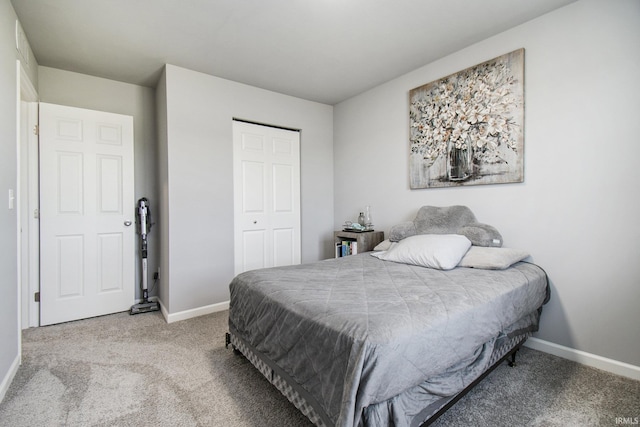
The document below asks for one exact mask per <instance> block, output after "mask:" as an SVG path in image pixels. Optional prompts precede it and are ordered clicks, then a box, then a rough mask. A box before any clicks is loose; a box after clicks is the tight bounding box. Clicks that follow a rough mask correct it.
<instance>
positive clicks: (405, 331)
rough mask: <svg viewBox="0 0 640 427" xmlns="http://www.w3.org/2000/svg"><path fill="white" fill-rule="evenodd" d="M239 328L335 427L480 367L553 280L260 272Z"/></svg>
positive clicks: (247, 292) (373, 268)
mask: <svg viewBox="0 0 640 427" xmlns="http://www.w3.org/2000/svg"><path fill="white" fill-rule="evenodd" d="M230 291H231V305H230V312H229V328H230V330H231V332H232V333H234V334H236V335H237V336H239V337H240V338H242V339H243V340H244V341H245V342H247V343H248V344H249V345H251V347H253V348H254V349H255V350H256V351H257V352H259V353H261V354H262V355H263V356H264V357H266V359H267V361H268V363H270V364H273V365H274V366H276V365H277V367H278V369H279V370H281V372H284V373H285V374H286V375H287V376H289V377H291V378H292V379H293V380H294V381H295V382H296V383H297V384H298V385H300V387H301V388H302V389H303V390H304V395H305V398H306V400H307V401H308V403H310V404H311V405H313V407H314V408H315V409H316V411H318V412H319V414H320V415H321V416H322V418H323V419H324V421H325V423H326V424H328V425H336V426H357V425H359V424H361V423H362V414H363V409H364V408H366V407H368V406H369V405H373V404H376V403H379V402H383V401H385V400H387V399H390V398H392V397H394V396H397V395H399V394H400V393H402V392H403V391H404V390H406V389H409V388H412V387H416V386H418V385H419V384H421V383H423V382H424V381H425V380H427V379H429V378H433V377H436V376H438V375H440V374H442V373H443V372H447V370H448V369H452V367H455V366H456V365H459V364H460V363H461V362H462V361H464V360H471V359H473V358H474V354H476V353H477V352H478V349H479V348H480V347H481V346H482V345H483V344H484V343H486V342H489V341H490V340H491V339H492V338H494V337H496V336H497V335H498V334H499V333H500V332H501V331H503V330H505V328H507V327H509V326H510V325H512V324H513V323H514V322H516V321H517V320H519V319H521V318H523V317H526V316H527V315H531V313H535V312H536V310H537V309H538V308H539V307H541V306H542V304H543V302H544V301H545V298H546V294H547V281H546V275H545V274H544V272H543V271H542V270H541V269H540V268H539V267H537V266H535V265H533V264H528V263H518V264H516V265H514V266H513V267H511V268H509V269H507V270H478V269H469V268H460V267H458V268H456V269H454V270H450V271H440V270H433V269H428V268H423V267H417V266H411V265H406V264H399V263H394V262H389V261H382V260H379V259H377V258H374V257H372V256H370V255H369V254H366V253H365V254H360V255H355V256H349V257H344V258H339V259H332V260H326V261H321V262H317V263H313V264H305V265H297V266H290V267H278V268H270V269H262V270H254V271H249V272H246V273H242V274H240V275H238V276H237V277H236V278H235V279H234V280H233V281H232V283H231V284H230Z"/></svg>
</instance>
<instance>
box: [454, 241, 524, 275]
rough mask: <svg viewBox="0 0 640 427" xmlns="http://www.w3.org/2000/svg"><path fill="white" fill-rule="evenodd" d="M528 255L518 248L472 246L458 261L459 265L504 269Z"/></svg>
mask: <svg viewBox="0 0 640 427" xmlns="http://www.w3.org/2000/svg"><path fill="white" fill-rule="evenodd" d="M528 256H529V253H528V252H526V251H523V250H520V249H511V248H490V247H481V246H473V247H472V248H471V249H469V252H467V254H466V255H465V256H464V257H463V258H462V260H461V261H460V267H471V268H482V269H485V270H504V269H505V268H508V267H510V266H511V265H513V264H515V263H516V262H518V261H522V260H523V259H525V258H526V257H528Z"/></svg>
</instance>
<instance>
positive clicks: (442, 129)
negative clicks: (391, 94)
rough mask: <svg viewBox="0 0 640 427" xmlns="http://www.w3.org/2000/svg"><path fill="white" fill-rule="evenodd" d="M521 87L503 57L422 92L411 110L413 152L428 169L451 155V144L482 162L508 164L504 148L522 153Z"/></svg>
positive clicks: (433, 84) (430, 86)
mask: <svg viewBox="0 0 640 427" xmlns="http://www.w3.org/2000/svg"><path fill="white" fill-rule="evenodd" d="M516 83H517V81H516V79H515V77H514V76H513V74H512V73H511V71H510V69H509V67H508V66H507V62H506V59H504V57H500V58H497V59H495V60H493V61H489V62H486V63H484V64H480V65H477V66H475V67H472V68H469V69H467V70H464V71H461V72H459V73H457V74H454V75H451V76H449V77H445V78H443V79H441V80H439V81H436V82H433V83H431V84H428V85H426V86H424V87H423V88H420V89H418V90H417V93H416V95H414V96H412V99H411V104H410V110H409V116H410V120H411V129H410V140H411V152H412V153H414V154H419V155H421V156H422V157H423V159H424V160H425V161H426V162H427V166H431V165H432V164H433V162H435V161H436V160H437V159H438V157H440V156H443V155H445V154H446V152H447V147H448V146H452V147H456V148H457V149H471V150H472V152H473V158H474V161H476V162H477V163H481V162H487V163H498V162H501V161H503V159H502V158H501V156H500V152H499V147H502V146H505V147H507V148H508V149H510V150H513V151H514V152H518V150H519V149H520V147H519V146H518V138H517V136H518V131H519V129H517V127H518V124H517V123H516V122H515V120H514V119H513V114H514V113H513V112H514V111H515V109H516V108H517V107H518V106H519V105H521V103H522V99H521V97H520V96H519V95H517V91H515V90H514V88H515V85H516ZM469 147H470V148H469Z"/></svg>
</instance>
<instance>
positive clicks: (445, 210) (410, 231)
mask: <svg viewBox="0 0 640 427" xmlns="http://www.w3.org/2000/svg"><path fill="white" fill-rule="evenodd" d="M416 234H461V235H463V236H465V237H466V238H467V239H469V240H470V241H471V243H472V244H473V245H475V246H490V247H501V246H502V236H501V235H500V232H498V230H497V229H496V228H495V227H492V226H490V225H488V224H481V223H479V222H478V221H477V220H476V217H475V215H474V214H473V212H471V209H469V208H468V207H467V206H461V205H456V206H446V207H438V206H423V207H421V208H420V209H419V210H418V214H417V215H416V217H415V219H414V220H413V221H405V222H403V223H400V224H397V225H394V226H393V227H391V230H389V240H390V241H392V242H399V241H400V240H402V239H404V238H407V237H410V236H414V235H416Z"/></svg>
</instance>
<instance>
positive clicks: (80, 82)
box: [38, 67, 160, 298]
mask: <svg viewBox="0 0 640 427" xmlns="http://www.w3.org/2000/svg"><path fill="white" fill-rule="evenodd" d="M38 80H39V94H40V100H41V101H42V102H48V103H51V104H60V105H67V106H70V107H78V108H86V109H90V110H98V111H106V112H110V113H118V114H126V115H129V116H133V128H134V156H135V161H134V167H135V191H134V196H135V199H136V201H137V200H138V199H139V198H141V197H147V198H148V199H149V202H150V206H151V214H152V219H153V221H154V222H156V223H157V222H158V218H157V215H156V214H157V212H156V210H157V211H158V212H159V209H158V200H159V197H158V189H157V181H158V178H157V175H158V174H157V171H156V163H157V159H156V157H157V143H156V136H155V132H156V122H155V120H156V116H155V90H154V89H152V88H148V87H143V86H137V85H132V84H128V83H122V82H117V81H114V80H108V79H103V78H99V77H92V76H88V75H85V74H78V73H72V72H69V71H63V70H58V69H55V68H49V67H39V70H38ZM130 209H131V215H132V218H134V216H133V215H134V214H135V205H133V206H131V207H130ZM156 225H157V224H156ZM158 229H159V227H156V226H154V227H152V228H151V232H150V233H149V254H148V271H149V278H150V279H149V288H151V287H152V285H153V280H151V277H153V276H152V273H153V272H154V271H156V270H157V267H158V260H159V254H160V250H159V241H160V240H159V239H158V236H157V230H158ZM137 243H138V242H137V241H136V244H137ZM136 256H137V257H139V252H138V251H137V250H136ZM138 259H139V258H138ZM150 294H152V295H154V294H157V289H154V290H153V291H152V292H150ZM136 296H137V297H138V298H140V297H141V291H140V262H139V261H138V262H136Z"/></svg>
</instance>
